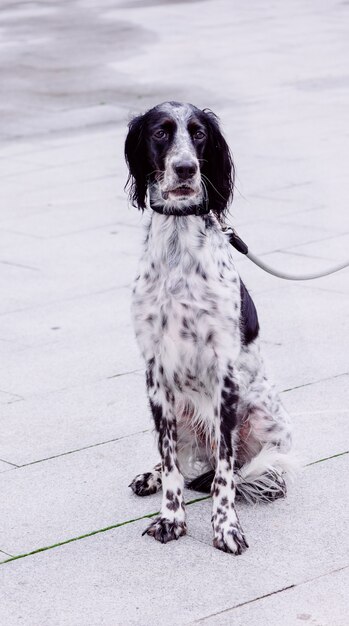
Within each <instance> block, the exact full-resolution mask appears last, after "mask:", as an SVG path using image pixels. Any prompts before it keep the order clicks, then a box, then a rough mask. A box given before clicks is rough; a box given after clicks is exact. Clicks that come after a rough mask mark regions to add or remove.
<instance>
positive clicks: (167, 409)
mask: <svg viewBox="0 0 349 626" xmlns="http://www.w3.org/2000/svg"><path fill="white" fill-rule="evenodd" d="M125 156H126V161H127V164H128V166H129V172H130V174H129V179H128V184H129V188H130V198H131V200H132V203H133V204H134V206H136V207H138V208H140V209H144V208H146V207H147V201H148V206H149V207H150V208H151V212H150V220H149V223H148V225H147V234H146V238H145V242H144V248H143V254H142V256H141V261H140V271H139V275H138V276H137V278H136V282H135V286H134V291H133V320H134V326H135V331H136V336H137V340H138V343H139V346H140V349H141V352H142V355H143V357H144V359H145V363H146V383H147V390H148V395H149V402H150V408H151V411H152V414H153V418H154V422H155V429H156V432H157V435H158V445H159V451H160V455H161V463H159V464H158V465H157V466H156V467H154V469H153V470H152V471H151V472H147V473H145V474H141V475H139V476H136V478H135V479H134V480H133V481H132V483H131V485H130V487H131V488H132V490H133V491H134V493H136V494H137V495H140V496H145V495H149V494H152V493H155V492H156V491H158V490H159V489H160V488H161V486H162V489H163V499H162V506H161V514H160V516H159V517H157V518H156V519H154V520H153V521H152V523H151V524H150V526H149V527H148V528H147V530H146V531H145V532H146V533H148V535H151V536H153V537H154V538H155V539H157V540H159V541H161V542H163V543H166V542H167V541H170V540H172V539H178V538H179V537H180V536H181V535H184V534H185V532H186V521H185V504H184V500H183V489H184V479H185V480H186V484H187V485H188V486H189V487H191V488H193V489H197V490H201V491H209V490H210V489H211V494H212V498H213V514H212V525H213V537H214V538H213V544H214V546H215V547H216V548H219V549H220V550H224V551H226V552H231V553H233V554H241V553H242V552H243V551H244V550H245V549H246V547H247V542H246V539H245V536H244V533H243V531H242V529H241V526H240V524H239V520H238V517H237V513H236V510H235V496H236V495H238V496H239V495H240V496H243V497H245V499H247V500H249V501H256V500H258V499H261V500H264V501H266V500H274V499H276V498H279V497H282V496H285V494H286V486H285V481H284V478H283V474H284V472H285V471H288V470H289V469H290V467H291V457H290V455H289V450H290V447H291V432H290V425H289V418H288V416H287V413H286V412H285V410H284V408H283V406H282V404H281V402H280V399H279V397H278V395H277V393H276V392H275V390H274V389H273V387H272V386H271V385H270V383H269V382H268V379H267V377H266V374H265V369H264V365H263V360H262V357H261V354H260V348H259V343H258V333H259V326H258V318H257V313H256V310H255V307H254V304H253V302H252V300H251V297H250V296H249V294H248V292H247V290H246V288H245V286H244V285H243V283H242V281H241V280H240V278H239V276H238V274H237V271H236V269H235V266H234V260H233V255H232V247H231V245H230V243H229V240H228V237H227V235H226V234H225V233H224V230H223V228H222V225H223V218H224V215H225V213H226V212H227V207H228V205H229V202H230V201H231V200H232V196H233V187H234V166H233V162H232V158H231V155H230V152H229V148H228V145H227V143H226V141H225V139H224V138H223V136H222V133H221V131H220V129H219V124H218V120H217V117H216V116H215V115H214V114H213V113H212V112H210V111H206V110H203V111H202V110H199V109H197V108H196V107H194V106H192V105H189V104H180V103H178V102H165V103H163V104H160V105H158V106H156V107H154V108H153V109H151V110H150V111H147V112H146V113H145V114H144V115H141V116H139V117H136V118H134V119H133V120H132V121H131V122H130V124H129V132H128V135H127V138H126V144H125Z"/></svg>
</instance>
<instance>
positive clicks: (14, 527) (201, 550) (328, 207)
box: [0, 0, 349, 626]
mask: <svg viewBox="0 0 349 626" xmlns="http://www.w3.org/2000/svg"><path fill="white" fill-rule="evenodd" d="M0 19H1V28H2V41H1V43H0V50H1V55H0V67H1V75H2V78H3V80H2V81H1V85H0V89H1V93H2V104H1V116H0V124H1V129H0V132H1V137H2V149H1V153H0V178H1V186H0V195H1V209H0V281H1V293H2V299H1V302H0V344H1V354H2V358H1V363H0V380H1V383H0V404H1V425H2V427H1V440H0V489H1V492H0V493H1V506H2V512H1V513H2V514H1V523H0V524H1V526H0V563H1V565H0V624H1V626H2V625H3V626H14V625H16V626H17V625H19V624H22V625H25V626H61V625H64V626H66V625H67V626H71V625H72V626H99V625H102V624H103V625H106V626H114V625H119V624H120V625H128V624H130V625H131V624H132V625H137V626H138V625H141V626H148V625H149V626H153V625H158V624H159V625H160V624H171V625H172V624H189V623H190V624H191V623H197V622H203V623H208V624H212V625H213V624H219V625H221V624H232V625H233V626H238V625H239V626H240V625H241V626H246V624H248V625H249V626H253V625H258V626H261V625H263V626H264V625H272V626H274V625H275V626H279V624H281V623H282V624H283V626H294V625H297V624H303V623H305V624H311V625H312V626H320V625H321V626H325V625H327V626H346V625H347V624H348V613H349V611H348V608H349V607H348V600H347V598H348V595H349V580H348V572H349V542H348V530H347V529H348V506H347V500H348V458H349V457H348V434H349V428H348V421H349V387H348V379H349V377H348V374H349V371H348V349H349V345H348V312H349V296H348V272H347V271H343V272H340V273H338V274H336V275H333V276H330V277H327V278H323V279H319V280H317V281H312V282H306V283H293V282H286V281H281V280H278V279H276V278H273V277H271V276H268V275H267V274H265V273H263V272H262V271H261V270H259V269H258V268H256V267H255V266H253V265H252V264H251V263H250V262H249V261H248V260H246V259H244V258H242V257H239V256H238V253H236V263H237V266H238V268H239V271H240V273H241V275H242V277H243V279H244V282H245V283H246V284H247V286H248V287H249V288H250V290H251V292H252V294H253V297H254V299H255V302H256V304H257V308H258V311H259V316H260V322H261V328H262V331H261V332H262V344H263V349H264V353H265V356H266V359H267V362H268V369H269V371H270V373H271V374H272V375H273V377H274V379H275V380H276V383H277V386H278V388H279V389H280V390H282V397H283V400H284V403H285V405H286V407H287V408H288V410H289V411H290V413H291V414H292V417H293V421H294V425H295V447H296V450H297V452H298V454H299V456H300V458H301V459H302V464H303V465H304V471H303V472H302V474H301V476H300V478H299V479H298V481H297V482H296V483H295V484H294V485H293V487H291V489H290V493H289V497H288V498H287V499H286V500H285V501H283V502H281V501H277V502H275V503H274V504H272V505H269V506H256V507H248V506H245V505H240V506H239V514H240V516H241V519H242V524H243V526H244V529H245V531H246V535H247V537H248V541H249V544H250V549H249V550H248V551H247V552H246V553H245V554H244V555H242V556H240V557H237V558H234V557H233V556H230V555H227V554H224V553H221V552H219V551H218V550H214V549H213V547H212V545H211V527H210V508H211V505H210V502H209V500H208V499H205V498H204V499H202V494H195V493H193V492H189V493H187V500H189V506H188V529H189V534H188V536H187V537H185V538H183V539H181V540H180V541H178V542H172V543H171V544H168V545H165V546H164V545H160V544H158V543H157V542H155V541H154V540H152V539H151V538H149V537H141V533H142V531H143V530H144V528H145V527H146V525H147V519H146V517H147V516H150V515H153V514H155V513H156V512H157V511H158V510H159V505H160V496H159V495H155V496H151V497H149V498H145V499H143V498H139V499H137V498H136V497H135V496H133V495H132V494H131V493H130V490H129V489H128V488H127V485H128V484H129V482H130V480H131V479H132V478H133V476H134V475H135V474H136V473H139V472H142V471H146V470H147V469H148V468H150V467H151V466H152V463H153V462H156V461H157V452H156V449H155V446H154V443H153V438H152V435H151V428H152V425H151V421H150V415H149V411H148V407H147V400H146V397H145V389H144V371H143V362H142V360H141V358H140V356H139V354H138V350H137V346H136V344H135V340H134V336H133V330H132V326H131V322H130V313H129V306H130V292H131V288H130V286H131V282H132V279H133V277H134V275H135V273H136V268H137V260H138V256H139V250H140V242H141V240H142V234H143V233H142V222H143V219H142V216H141V215H140V214H138V213H137V211H136V210H135V209H132V208H130V207H128V206H127V200H126V197H125V194H124V192H123V186H124V183H125V180H126V169H125V165H124V162H123V142H124V138H125V132H126V130H125V129H126V124H127V121H128V119H129V117H130V115H132V114H133V113H137V112H140V111H143V110H144V109H145V108H147V107H149V106H152V105H154V104H156V103H157V102H159V101H163V100H167V99H176V100H185V101H191V102H193V103H194V104H196V105H197V106H200V107H203V108H204V107H209V108H212V109H213V110H214V111H215V112H216V113H217V114H218V115H219V116H220V118H221V120H222V124H223V128H224V132H225V134H226V137H227V139H228V142H229V144H230V145H231V147H232V150H233V153H234V158H235V162H236V166H237V174H238V177H237V192H236V198H235V201H234V205H233V207H232V210H231V223H232V224H234V226H236V227H237V229H238V231H239V233H240V234H241V236H242V237H243V239H245V240H246V241H247V242H248V243H249V245H250V248H251V250H253V251H254V252H255V253H256V254H258V255H261V256H262V258H263V259H264V260H265V261H266V262H268V263H270V264H272V265H273V266H275V267H277V268H280V269H283V270H284V271H290V272H291V271H292V272H299V273H301V272H311V271H316V270H321V269H325V268H326V267H328V266H330V265H332V264H335V263H336V262H340V261H342V260H344V259H345V258H346V257H347V256H348V249H349V217H348V208H347V201H348V181H347V163H348V153H349V140H348V121H349V120H348V118H349V114H348V111H349V78H348V72H347V59H348V52H349V42H348V37H347V28H346V26H347V23H348V19H349V6H348V3H345V2H342V3H338V2H335V1H334V0H329V1H328V2H327V3H326V5H324V4H322V5H321V6H320V5H319V3H317V2H315V0H313V1H311V0H302V1H301V0H296V1H295V2H292V3H291V2H290V3H287V4H286V3H279V4H276V3H274V2H272V1H271V0H267V1H266V2H264V3H261V2H257V0H252V1H251V2H248V3H243V2H238V1H235V0H234V1H233V2H231V1H229V0H218V1H215V2H213V1H209V0H208V1H206V2H204V1H202V0H201V1H198V2H195V1H192V2H189V1H188V2H180V1H178V0H177V1H175V0H173V1H172V2H170V1H169V2H165V1H161V0H139V1H138V0H134V1H129V2H118V1H116V0H114V1H113V2H112V1H111V0H100V1H99V2H97V1H95V2H94V1H93V0H89V1H87V0H85V1H83V0H76V1H71V2H64V1H63V0H59V1H58V2H56V3H40V2H30V3H23V2H19V1H18V2H17V1H16V0H13V1H12V2H9V3H7V4H6V5H5V6H4V7H2V8H1V13H0Z"/></svg>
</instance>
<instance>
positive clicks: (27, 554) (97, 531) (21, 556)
mask: <svg viewBox="0 0 349 626" xmlns="http://www.w3.org/2000/svg"><path fill="white" fill-rule="evenodd" d="M346 454H349V450H347V451H346V452H339V453H338V454H333V455H332V456H328V457H325V458H323V459H318V460H317V461H312V462H311V463H307V464H306V465H305V466H304V467H310V466H311V465H316V464H317V463H323V462H325V461H328V460H330V459H334V458H337V457H340V456H344V455H346ZM210 498H211V496H202V497H200V498H194V500H189V502H186V505H187V506H190V505H191V504H196V503H197V502H204V501H205V500H209V499H210ZM159 513H160V511H155V513H147V514H146V515H142V516H141V517H135V518H134V519H130V520H125V521H123V522H119V523H118V524H112V525H111V526H106V527H105V528H100V529H98V530H93V531H91V532H90V533H85V534H83V535H79V536H78V537H72V538H71V539H65V540H64V541H60V542H57V543H54V544H52V545H50V546H44V547H43V548H37V549H36V550H31V551H30V552H26V553H24V554H17V555H15V556H12V557H11V558H10V559H6V560H5V561H2V563H0V566H1V565H5V563H10V562H11V561H17V560H18V559H24V558H26V557H28V556H33V555H35V554H38V553H39V552H46V551H48V550H52V549H53V548H59V547H60V546H64V545H66V544H68V543H73V542H74V541H80V540H81V539H87V538H88V537H93V536H94V535H99V534H101V533H104V532H108V531H109V530H114V529H115V528H120V527H121V526H127V525H128V524H133V523H134V522H139V521H141V520H143V519H148V518H151V517H155V515H159ZM233 608H234V607H233Z"/></svg>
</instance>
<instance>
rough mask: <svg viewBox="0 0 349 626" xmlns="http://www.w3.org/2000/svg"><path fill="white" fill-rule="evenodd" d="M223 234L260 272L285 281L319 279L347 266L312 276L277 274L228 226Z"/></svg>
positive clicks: (347, 262) (342, 265)
mask: <svg viewBox="0 0 349 626" xmlns="http://www.w3.org/2000/svg"><path fill="white" fill-rule="evenodd" d="M223 232H224V233H226V234H227V235H228V237H229V241H230V243H231V245H232V246H233V247H234V248H235V249H236V250H238V251H239V252H241V254H244V255H245V256H247V257H248V258H249V259H250V261H252V262H253V263H255V264H256V265H258V267H260V268H261V269H262V270H264V271H265V272H268V274H272V276H277V277H278V278H284V279H285V280H313V279H314V278H321V277H322V276H329V275H330V274H334V273H335V272H339V270H343V269H344V268H345V267H348V266H349V261H345V262H344V263H340V264H339V265H335V266H333V267H331V268H330V269H328V270H325V271H324V272H315V273H312V274H300V275H298V274H287V273H286V272H279V271H278V270H274V269H273V268H272V267H270V265H267V264H266V263H264V262H263V261H261V260H260V259H259V258H258V257H256V256H255V255H254V254H253V253H252V252H250V251H249V249H248V246H247V244H246V243H245V242H244V241H243V240H242V239H241V237H239V235H237V233H236V232H235V230H234V229H233V228H231V227H230V226H227V227H225V228H223Z"/></svg>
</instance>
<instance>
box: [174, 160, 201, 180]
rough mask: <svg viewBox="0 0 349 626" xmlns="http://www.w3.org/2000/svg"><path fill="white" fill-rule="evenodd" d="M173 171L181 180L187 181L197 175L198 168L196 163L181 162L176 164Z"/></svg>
mask: <svg viewBox="0 0 349 626" xmlns="http://www.w3.org/2000/svg"><path fill="white" fill-rule="evenodd" d="M173 169H174V171H175V172H176V174H177V176H178V178H179V179H180V180H187V179H188V178H192V176H194V174H196V171H197V169H198V167H197V165H196V163H194V161H181V162H180V163H176V164H175V165H174V168H173Z"/></svg>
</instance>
